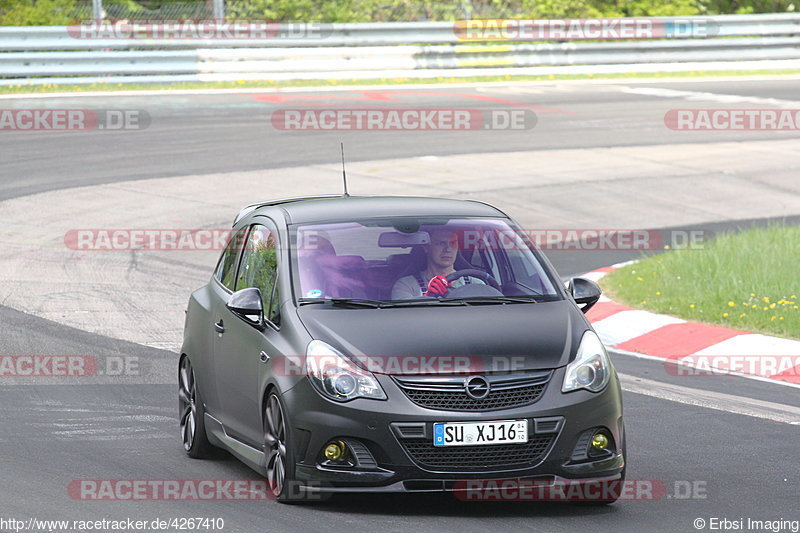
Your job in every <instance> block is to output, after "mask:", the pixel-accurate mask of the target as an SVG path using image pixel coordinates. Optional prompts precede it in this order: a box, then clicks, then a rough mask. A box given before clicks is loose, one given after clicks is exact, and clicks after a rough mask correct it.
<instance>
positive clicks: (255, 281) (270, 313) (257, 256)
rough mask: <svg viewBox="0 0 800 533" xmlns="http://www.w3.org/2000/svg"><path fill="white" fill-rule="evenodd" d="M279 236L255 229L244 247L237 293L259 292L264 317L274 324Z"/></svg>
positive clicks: (277, 312) (262, 228) (277, 320)
mask: <svg viewBox="0 0 800 533" xmlns="http://www.w3.org/2000/svg"><path fill="white" fill-rule="evenodd" d="M277 281H278V235H277V232H276V231H274V230H271V229H269V228H267V227H265V226H261V225H255V226H253V228H252V230H251V231H250V235H249V236H248V238H247V242H246V243H245V245H244V252H243V253H242V261H241V265H240V266H239V276H238V278H237V279H236V290H237V291H239V290H242V289H247V288H249V287H255V288H257V289H258V290H260V291H261V298H262V301H263V303H264V314H265V315H266V318H267V319H268V320H269V321H270V322H272V323H273V324H276V325H277V324H279V323H280V301H281V300H280V295H279V294H278V287H277Z"/></svg>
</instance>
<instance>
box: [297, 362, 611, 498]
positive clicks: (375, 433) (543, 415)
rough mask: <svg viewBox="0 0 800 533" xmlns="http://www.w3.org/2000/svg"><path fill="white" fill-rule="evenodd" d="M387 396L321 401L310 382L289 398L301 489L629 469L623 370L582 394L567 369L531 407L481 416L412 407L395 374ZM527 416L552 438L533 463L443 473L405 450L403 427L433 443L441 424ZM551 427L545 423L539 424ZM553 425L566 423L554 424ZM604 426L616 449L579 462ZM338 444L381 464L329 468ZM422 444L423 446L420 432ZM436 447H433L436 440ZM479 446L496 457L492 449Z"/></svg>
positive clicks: (432, 487) (533, 428) (438, 486)
mask: <svg viewBox="0 0 800 533" xmlns="http://www.w3.org/2000/svg"><path fill="white" fill-rule="evenodd" d="M377 377H378V379H379V381H380V382H381V385H382V386H383V388H384V391H385V392H386V395H387V396H388V400H386V401H376V400H367V399H357V400H353V401H351V402H347V403H344V404H342V403H337V402H333V401H330V400H327V399H325V398H323V397H321V396H320V395H319V394H318V393H317V392H316V391H315V390H314V389H313V387H312V386H311V384H310V383H309V382H308V381H307V380H303V381H301V382H300V383H299V384H298V385H297V386H296V387H294V388H292V389H291V390H290V391H287V392H286V393H285V395H284V401H285V404H286V409H287V411H288V413H287V414H288V417H289V420H290V421H291V424H292V427H293V428H294V436H295V437H294V440H295V457H296V458H297V461H296V467H295V477H296V479H297V481H298V483H300V484H301V486H303V485H304V486H307V487H308V489H309V490H318V491H323V492H355V491H367V490H368V491H370V492H427V491H447V490H458V487H459V484H458V482H459V481H464V480H476V479H512V478H513V479H529V478H530V479H541V480H542V481H543V482H550V481H553V480H555V481H556V482H557V481H558V480H576V479H581V480H583V479H603V480H615V479H619V478H620V477H621V476H622V475H623V472H624V466H625V457H624V452H625V450H624V442H625V435H624V425H623V419H622V399H621V392H620V388H619V383H618V380H617V377H616V373H615V374H614V376H613V377H612V381H611V383H610V384H609V386H608V387H607V388H606V389H605V390H604V391H603V392H601V393H591V392H589V391H585V390H581V391H574V392H570V393H567V394H564V393H562V392H561V383H562V382H563V377H564V369H563V368H561V369H557V370H555V371H554V373H553V376H552V378H551V380H550V383H549V384H548V387H547V389H546V390H545V392H544V393H543V394H542V396H541V397H540V398H539V400H538V401H537V402H536V403H534V404H532V405H529V406H524V407H517V408H512V409H504V410H496V411H480V412H455V411H438V410H432V409H427V408H423V407H420V406H418V405H417V404H415V403H413V402H412V401H411V400H410V399H409V398H408V397H407V396H406V395H405V394H404V393H403V392H402V390H401V389H400V388H399V387H398V386H397V385H396V384H395V382H394V381H393V380H392V379H391V378H389V377H388V376H384V375H379V376H377ZM523 418H524V419H527V420H528V421H529V424H528V427H529V437H530V438H531V439H533V438H537V437H543V438H544V437H549V438H548V439H545V440H547V441H548V444H547V449H546V450H545V451H544V452H543V453H541V454H540V455H538V456H537V457H536V459H535V461H533V462H530V463H527V464H523V465H520V464H515V465H510V466H503V465H497V464H494V465H492V466H489V467H470V468H463V469H460V468H458V467H447V468H436V467H431V466H428V465H425V464H423V463H421V462H420V461H419V460H415V459H414V457H412V454H411V453H410V452H409V450H408V448H407V447H406V446H404V445H403V442H404V440H405V438H404V436H403V434H402V433H401V432H398V430H397V426H398V425H402V426H409V425H410V426H418V427H420V426H421V427H424V428H425V436H424V438H429V437H430V438H431V441H432V437H431V435H432V426H433V423H435V422H469V421H490V420H512V419H523ZM542 420H544V421H546V422H548V423H546V424H545V423H542V424H540V423H539V421H542ZM553 420H560V422H559V423H558V424H556V425H555V429H554V427H553V424H552V423H551V422H552V421H553ZM593 428H605V429H606V430H607V431H608V432H609V433H610V434H611V436H612V437H613V441H614V443H615V450H614V452H613V453H612V454H610V455H609V456H606V457H602V458H599V459H596V460H590V459H587V458H585V457H584V458H583V459H577V460H576V459H575V457H574V451H575V448H576V444H577V442H578V440H579V439H580V437H581V435H583V434H585V432H586V431H587V430H590V429H593ZM332 439H342V440H346V441H357V442H359V443H361V444H363V445H364V446H365V447H366V448H367V449H368V450H369V452H370V454H371V455H372V457H373V458H374V460H375V463H377V465H373V466H371V467H369V468H334V467H326V466H322V464H321V462H322V458H321V455H320V454H321V450H322V448H323V447H324V446H325V445H326V444H327V443H328V442H329V441H331V440H332ZM415 442H417V443H419V442H420V438H419V435H417V437H416V440H415ZM431 446H432V442H431ZM470 448H473V449H477V448H480V451H481V452H484V451H485V453H486V454H492V453H493V452H492V448H493V446H491V445H489V446H481V447H470Z"/></svg>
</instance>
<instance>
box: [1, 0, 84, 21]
mask: <svg viewBox="0 0 800 533" xmlns="http://www.w3.org/2000/svg"><path fill="white" fill-rule="evenodd" d="M74 8H75V0H0V26H43V25H54V26H55V25H66V24H69V23H70V22H71V21H72V17H71V15H72V11H73V9H74Z"/></svg>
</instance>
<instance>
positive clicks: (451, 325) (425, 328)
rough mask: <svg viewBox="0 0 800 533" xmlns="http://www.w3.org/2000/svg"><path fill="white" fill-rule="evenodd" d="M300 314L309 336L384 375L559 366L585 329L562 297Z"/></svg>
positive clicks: (302, 310)
mask: <svg viewBox="0 0 800 533" xmlns="http://www.w3.org/2000/svg"><path fill="white" fill-rule="evenodd" d="M298 314H299V316H300V320H301V321H302V322H303V324H304V325H305V327H306V329H307V330H308V332H309V333H310V334H311V336H312V337H313V338H315V339H319V340H321V341H324V342H327V343H328V344H330V345H331V346H333V347H334V348H336V349H337V350H340V351H341V352H342V353H343V354H347V355H350V356H353V359H354V360H355V361H356V362H357V363H359V364H360V365H361V366H362V367H364V366H366V365H365V362H366V364H367V365H369V366H368V369H369V370H372V371H373V372H378V373H384V374H407V373H453V371H454V370H455V369H457V371H459V372H464V371H466V372H485V371H491V370H495V371H503V370H542V369H551V368H557V367H560V366H564V365H566V364H567V363H568V362H569V361H570V360H572V359H573V358H574V355H575V352H576V350H577V348H578V343H579V342H580V339H581V336H582V335H583V333H584V331H586V330H587V329H589V325H588V322H587V321H586V318H585V317H584V316H583V314H582V313H581V312H580V310H579V309H578V308H577V307H576V306H575V305H574V304H573V303H572V302H569V301H567V300H561V301H555V302H543V303H528V304H506V305H497V304H493V305H471V306H463V307H452V306H442V307H407V308H388V309H348V308H341V307H330V306H327V305H325V306H323V305H307V306H301V307H299V308H298ZM464 365H469V369H468V370H467V369H465V367H464Z"/></svg>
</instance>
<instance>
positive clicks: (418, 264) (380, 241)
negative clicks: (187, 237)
mask: <svg viewBox="0 0 800 533" xmlns="http://www.w3.org/2000/svg"><path fill="white" fill-rule="evenodd" d="M290 233H291V240H292V243H293V246H292V265H293V269H294V276H293V278H294V283H295V294H296V295H297V297H298V302H299V303H300V304H307V303H319V302H335V303H343V302H347V303H349V304H356V305H361V306H364V305H367V304H369V305H370V306H374V307H381V306H382V304H384V303H395V304H401V303H405V304H408V303H411V302H418V303H419V304H425V303H427V304H441V303H445V302H448V303H461V304H465V303H473V304H477V303H484V302H485V303H497V302H511V303H530V302H541V301H547V300H553V299H560V298H561V297H560V296H559V294H558V292H557V291H556V289H555V285H554V283H555V282H554V280H553V279H552V278H551V277H550V275H549V274H548V271H547V270H546V268H545V267H544V266H543V265H542V262H541V261H540V258H539V256H538V252H537V251H535V250H534V249H533V247H532V245H531V244H530V241H529V240H527V239H526V238H525V236H524V235H523V234H522V232H520V231H519V230H518V229H517V228H516V227H514V226H513V225H512V222H511V221H510V220H508V219H503V218H419V217H402V218H391V219H389V218H387V219H377V220H376V219H369V220H360V221H359V220H356V221H348V222H331V223H324V224H305V225H293V226H291V228H290ZM437 276H443V277H444V279H441V278H439V279H438V280H437V282H434V283H433V284H432V283H431V280H432V279H433V278H436V277H437Z"/></svg>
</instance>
